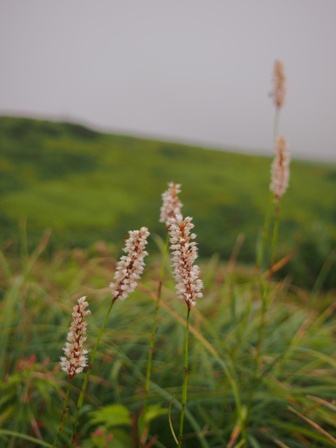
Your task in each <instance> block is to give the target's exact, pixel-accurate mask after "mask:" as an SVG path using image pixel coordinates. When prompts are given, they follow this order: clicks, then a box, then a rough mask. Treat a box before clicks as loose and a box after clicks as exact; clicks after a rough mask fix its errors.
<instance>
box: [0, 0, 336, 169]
mask: <svg viewBox="0 0 336 448" xmlns="http://www.w3.org/2000/svg"><path fill="white" fill-rule="evenodd" d="M275 59H280V60H281V61H282V62H283V63H284V66H285V70H286V74H287V79H288V95H287V101H286V104H285V107H284V109H283V111H282V115H281V123H280V131H281V133H283V134H284V135H285V136H286V138H287V140H288V142H289V146H290V150H291V152H292V155H293V157H294V158H297V157H300V158H301V157H306V158H313V159H328V160H332V161H336V143H335V128H336V0H166V1H163V0H162V1H161V0H105V1H104V0H57V1H52V0H49V1H48V0H0V61H1V70H0V114H18V115H33V116H38V117H41V116H42V117H43V116H46V117H47V118H48V117H50V118H55V119H62V120H64V119H67V120H73V121H76V122H80V123H83V124H87V125H91V126H93V127H96V128H98V129H102V130H108V131H112V132H113V131H117V132H121V133H128V134H133V135H145V136H149V137H158V138H164V139H168V140H175V141H182V142H192V143H196V144H200V145H202V144H203V145H209V146H212V147H225V146H231V147H232V146H233V147H237V148H240V147H242V148H245V149H246V151H249V152H256V150H258V151H259V152H260V151H263V152H266V151H267V152H268V153H269V154H271V153H272V148H271V146H272V129H273V117H274V108H273V104H272V101H271V99H270V98H269V97H268V93H269V92H270V90H271V86H272V84H271V79H272V69H273V62H274V60H275Z"/></svg>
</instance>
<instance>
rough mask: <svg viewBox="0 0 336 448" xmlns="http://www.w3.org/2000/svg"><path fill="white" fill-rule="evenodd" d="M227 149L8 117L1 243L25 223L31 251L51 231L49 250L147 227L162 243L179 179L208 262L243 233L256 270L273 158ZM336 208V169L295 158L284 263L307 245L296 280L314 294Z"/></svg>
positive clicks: (0, 154)
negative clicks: (168, 197) (167, 198)
mask: <svg viewBox="0 0 336 448" xmlns="http://www.w3.org/2000/svg"><path fill="white" fill-rule="evenodd" d="M229 151H230V149H229V148H228V149H227V152H223V151H215V150H211V149H203V148H197V147H192V146H186V145H179V144H174V143H167V142H159V141H153V140H146V139H140V138H133V137H126V136H120V135H109V134H102V133H98V132H95V131H92V130H90V129H87V128H85V127H82V126H79V125H75V124H70V123H52V122H48V121H40V120H32V119H26V118H13V117H0V161H1V164H0V177H1V182H0V192H1V197H0V226H1V236H0V238H1V240H0V242H2V243H3V242H4V241H7V240H12V241H15V240H17V233H18V232H17V228H18V223H19V221H20V220H22V219H24V220H26V222H27V232H28V235H29V238H28V240H29V243H30V244H31V245H32V246H33V245H34V244H36V243H37V241H38V239H39V235H40V234H41V233H42V232H43V230H44V229H45V228H51V229H52V230H53V236H52V240H51V243H50V248H58V247H60V246H62V247H76V246H81V247H88V246H89V245H90V244H92V243H94V242H95V241H97V240H98V239H103V240H105V241H111V242H113V241H115V240H120V238H121V237H122V236H123V235H124V234H125V229H131V228H137V227H140V226H141V225H146V226H148V227H149V228H150V231H151V232H152V233H157V234H159V235H161V236H162V237H163V236H164V235H163V231H162V227H161V225H160V224H159V222H158V215H159V214H158V210H159V208H160V205H161V198H160V194H161V192H163V191H164V190H165V189H166V186H167V182H169V181H175V182H178V183H181V184H182V194H181V199H182V202H183V203H184V204H185V206H184V209H183V212H184V214H185V215H190V216H193V218H194V222H195V224H196V226H197V229H198V230H197V232H198V242H199V247H200V254H201V256H202V257H208V256H211V255H212V254H213V253H219V254H220V256H221V257H222V258H223V259H224V260H226V259H227V258H228V257H229V255H230V253H231V251H232V248H233V246H234V244H235V241H236V239H237V237H238V235H239V234H243V235H244V236H245V241H244V244H243V246H242V249H241V252H240V255H239V259H240V260H241V261H242V262H246V263H254V261H255V244H256V240H257V238H258V234H259V232H260V229H261V225H262V222H263V217H264V214H265V209H266V204H267V199H268V188H269V183H270V179H269V177H270V164H271V156H272V154H271V151H270V157H260V156H248V155H242V154H236V153H231V152H229ZM335 204H336V166H335V165H331V164H317V163H311V162H303V161H296V160H294V161H293V162H292V164H291V180H290V187H289V190H288V191H287V192H286V194H285V196H284V198H283V201H282V209H283V213H282V220H281V226H280V237H279V253H278V257H281V256H283V255H285V254H287V253H288V252H290V251H292V250H293V248H294V247H295V246H296V245H297V244H299V254H298V255H297V257H296V261H295V262H294V263H292V265H291V273H292V275H294V280H295V282H296V283H298V284H301V285H302V286H307V287H313V286H314V285H313V284H311V283H310V280H311V278H312V277H314V278H315V277H316V275H318V272H320V270H321V269H322V266H323V263H324V262H325V260H326V259H327V258H328V256H329V255H330V253H331V252H332V250H333V248H334V247H335V242H336V230H335V225H334V223H335V217H336V206H335ZM317 228H319V229H320V230H319V232H316V229H317ZM79 229H80V232H79V231H78V230H79ZM316 233H318V238H319V239H321V240H323V244H320V241H316ZM314 244H315V246H314ZM311 246H314V247H313V249H311ZM306 247H309V251H310V252H311V251H313V252H314V253H315V255H314V257H313V258H314V260H315V261H314V266H313V273H312V272H307V270H306V269H305V267H304V266H303V261H302V260H301V258H302V257H301V258H300V251H301V248H302V253H305V248H306ZM286 273H287V272H286V271H284V275H285V274H286ZM312 274H314V275H312ZM324 284H325V285H326V286H327V287H334V286H335V281H333V280H332V278H331V276H330V275H329V276H327V278H326V280H325V282H324Z"/></svg>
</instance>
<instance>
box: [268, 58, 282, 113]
mask: <svg viewBox="0 0 336 448" xmlns="http://www.w3.org/2000/svg"><path fill="white" fill-rule="evenodd" d="M270 95H271V96H272V97H273V101H274V105H275V107H276V109H280V108H281V107H282V106H283V105H284V102H285V99H286V75H285V71H284V66H283V64H282V62H280V61H275V62H274V69H273V91H272V93H271V94H270Z"/></svg>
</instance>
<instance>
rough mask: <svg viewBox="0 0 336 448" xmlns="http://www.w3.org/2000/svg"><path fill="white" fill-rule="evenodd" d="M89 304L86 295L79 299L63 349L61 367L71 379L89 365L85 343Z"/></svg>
mask: <svg viewBox="0 0 336 448" xmlns="http://www.w3.org/2000/svg"><path fill="white" fill-rule="evenodd" d="M88 306H89V304H88V302H86V297H81V298H80V299H78V304H77V305H75V306H74V307H73V310H72V323H71V326H70V331H69V333H68V336H67V341H68V342H66V343H65V347H64V349H63V351H64V354H65V356H62V357H61V358H60V359H61V363H60V364H61V369H62V370H63V371H64V372H66V373H67V374H68V378H69V380H72V378H73V377H74V376H75V375H76V373H80V372H82V371H83V369H84V367H86V366H87V356H86V355H87V353H88V351H87V350H84V348H83V343H84V341H86V337H85V333H86V327H87V322H85V321H84V318H85V316H88V315H89V314H91V311H89V310H86V309H85V308H87V307H88Z"/></svg>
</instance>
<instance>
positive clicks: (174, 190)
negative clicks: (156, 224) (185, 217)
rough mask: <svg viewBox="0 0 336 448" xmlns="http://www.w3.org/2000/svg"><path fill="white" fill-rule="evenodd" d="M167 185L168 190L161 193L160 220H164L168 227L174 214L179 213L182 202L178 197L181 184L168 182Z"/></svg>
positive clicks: (174, 216)
mask: <svg viewBox="0 0 336 448" xmlns="http://www.w3.org/2000/svg"><path fill="white" fill-rule="evenodd" d="M168 187H169V188H168V190H167V191H165V192H164V193H162V200H163V203H162V207H161V214H160V222H165V223H166V226H167V227H168V228H169V226H170V224H171V223H172V221H173V220H174V219H175V218H176V216H177V215H180V214H181V208H182V203H181V201H180V199H179V197H178V194H179V193H181V185H180V184H175V183H174V182H170V183H169V184H168Z"/></svg>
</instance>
